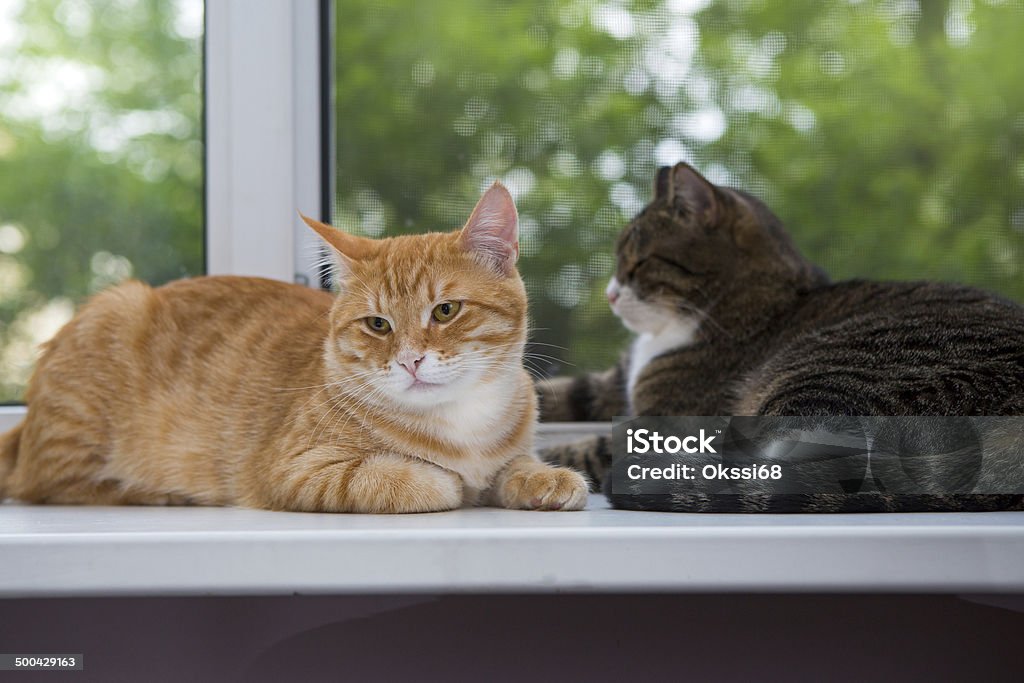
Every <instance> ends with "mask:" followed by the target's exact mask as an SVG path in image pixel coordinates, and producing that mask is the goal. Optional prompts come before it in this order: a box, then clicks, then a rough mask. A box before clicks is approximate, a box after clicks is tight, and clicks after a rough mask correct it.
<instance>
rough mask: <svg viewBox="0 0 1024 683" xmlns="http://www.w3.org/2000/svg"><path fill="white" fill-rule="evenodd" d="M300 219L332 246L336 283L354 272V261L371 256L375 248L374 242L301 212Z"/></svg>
mask: <svg viewBox="0 0 1024 683" xmlns="http://www.w3.org/2000/svg"><path fill="white" fill-rule="evenodd" d="M299 217H300V218H302V222H304V223H305V224H306V225H308V226H309V227H311V228H313V230H314V232H316V234H318V235H320V237H322V238H323V240H324V242H327V244H328V245H330V246H331V250H332V251H333V252H334V255H335V259H334V262H335V265H336V270H335V273H334V274H335V280H336V281H337V280H340V279H341V278H344V276H346V275H348V273H349V272H350V271H351V270H352V262H353V261H358V260H359V259H361V258H365V257H366V256H369V255H370V252H371V251H372V250H373V248H374V243H373V240H369V239H366V238H365V237H357V236H355V235H350V234H348V233H347V232H345V231H344V230H339V229H338V228H335V227H333V226H330V225H327V224H326V223H321V222H320V221H318V220H316V219H313V218H310V217H309V216H307V215H305V214H304V213H302V212H301V211H300V212H299Z"/></svg>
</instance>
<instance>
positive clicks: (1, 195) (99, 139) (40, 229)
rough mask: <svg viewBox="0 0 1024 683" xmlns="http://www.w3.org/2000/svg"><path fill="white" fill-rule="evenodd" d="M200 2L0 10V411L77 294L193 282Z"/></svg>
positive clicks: (53, 0) (37, 3)
mask: <svg viewBox="0 0 1024 683" xmlns="http://www.w3.org/2000/svg"><path fill="white" fill-rule="evenodd" d="M201 28H202V2H201V1H200V0H177V1H176V2H168V1H167V0H132V1H124V0H89V1H85V0H32V1H31V2H28V1H25V2H9V3H6V4H5V5H4V7H3V9H2V10H0V41H2V42H0V401H4V400H7V401H11V400H17V399H18V397H19V396H20V394H21V391H22V389H23V385H24V382H25V379H26V378H27V375H28V372H29V370H30V368H31V365H32V362H33V360H34V357H35V346H36V345H37V344H38V342H40V341H43V340H44V339H45V338H46V337H48V336H49V335H50V334H52V333H53V332H55V331H56V329H57V328H58V327H59V326H60V325H61V324H62V323H63V322H64V321H65V320H66V319H67V318H68V317H69V316H70V315H71V313H72V311H73V307H74V305H75V304H77V303H79V302H80V301H81V300H82V299H83V298H84V297H86V296H87V295H88V294H90V293H92V292H94V291H96V290H98V289H101V288H103V287H105V286H107V285H109V284H112V283H113V282H117V281H119V280H121V279H123V278H125V277H127V276H129V275H131V276H135V277H139V278H142V279H144V280H146V281H149V282H152V283H154V284H159V283H162V282H165V281H167V280H170V279H173V278H177V277H182V276H185V275H196V274H200V273H202V272H203V238H202V192H203V191H202V158H203V155H202V143H201V125H200V118H201V107H202V101H201V95H200V91H201V88H200V77H201V70H202V68H201V67H202V56H201V51H200V42H199V38H200V35H201Z"/></svg>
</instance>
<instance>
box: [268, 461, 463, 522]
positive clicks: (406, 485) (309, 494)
mask: <svg viewBox="0 0 1024 683" xmlns="http://www.w3.org/2000/svg"><path fill="white" fill-rule="evenodd" d="M462 494H463V491H462V479H461V478H460V477H459V476H458V475H457V474H455V473H453V472H450V471H448V470H446V469H444V468H441V467H438V466H437V465H434V464H432V463H429V462H427V461H425V460H419V459H417V458H410V457H407V456H404V455H398V454H394V453H375V454H372V455H365V456H346V454H344V453H339V451H338V450H337V449H333V448H322V447H318V448H313V449H310V450H308V451H305V452H303V453H301V454H299V455H298V456H296V457H295V458H291V459H290V461H289V462H287V463H284V464H283V467H282V471H279V472H278V475H277V476H276V477H275V479H274V481H272V482H268V486H267V488H266V498H267V500H261V501H256V505H257V506H258V507H271V508H273V509H278V510H300V511H307V512H365V513H405V512H438V511H441V510H453V509H455V508H457V507H459V506H460V505H462Z"/></svg>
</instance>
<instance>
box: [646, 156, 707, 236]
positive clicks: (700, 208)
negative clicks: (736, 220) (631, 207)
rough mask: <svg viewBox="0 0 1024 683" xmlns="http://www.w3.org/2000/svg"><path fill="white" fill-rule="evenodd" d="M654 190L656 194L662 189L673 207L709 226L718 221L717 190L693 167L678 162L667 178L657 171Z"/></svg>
mask: <svg viewBox="0 0 1024 683" xmlns="http://www.w3.org/2000/svg"><path fill="white" fill-rule="evenodd" d="M662 170H665V169H662ZM655 188H656V192H658V191H660V190H662V188H664V194H666V195H667V196H668V199H669V202H670V203H671V204H672V205H673V206H676V207H677V208H681V209H685V210H686V211H688V212H690V213H692V214H694V215H696V216H698V217H700V218H703V219H704V221H705V224H707V225H711V224H713V223H715V222H717V221H718V218H719V209H720V201H719V194H718V188H716V187H715V185H714V184H713V183H712V182H711V181H710V180H708V179H707V178H705V177H704V176H702V175H701V174H700V173H698V172H697V169H695V168H694V167H693V166H690V165H689V164H686V163H683V162H679V163H678V164H676V165H675V166H673V167H672V170H671V173H670V175H669V177H667V178H666V177H665V176H664V175H663V174H662V172H661V171H659V172H658V179H657V181H656V183H655ZM659 194H660V192H659Z"/></svg>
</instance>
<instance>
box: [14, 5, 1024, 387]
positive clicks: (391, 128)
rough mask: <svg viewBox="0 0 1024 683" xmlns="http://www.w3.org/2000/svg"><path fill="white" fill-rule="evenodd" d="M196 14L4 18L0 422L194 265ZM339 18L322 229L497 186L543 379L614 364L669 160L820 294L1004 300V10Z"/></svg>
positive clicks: (111, 10) (455, 220)
mask: <svg viewBox="0 0 1024 683" xmlns="http://www.w3.org/2000/svg"><path fill="white" fill-rule="evenodd" d="M196 3H197V0H176V1H173V2H172V1H170V0H89V1H86V0H31V1H25V2H21V3H5V5H4V6H3V7H2V8H0V10H2V11H0V20H3V17H6V19H7V22H8V23H9V24H10V25H13V26H14V27H15V29H16V30H15V31H14V32H13V35H15V40H16V42H15V43H7V44H3V43H0V400H3V399H8V400H10V399H16V398H17V397H18V396H19V395H20V392H21V390H22V387H23V383H24V379H25V376H26V374H27V370H28V368H29V366H30V365H31V359H32V355H33V354H32V351H31V346H32V344H34V342H35V341H36V336H38V334H39V330H43V329H46V327H47V324H50V325H51V326H52V323H53V322H54V321H57V322H59V321H60V320H61V319H63V318H62V317H63V316H66V315H67V314H68V313H69V311H70V310H71V307H72V304H76V303H78V302H80V301H81V300H82V299H83V298H84V297H85V296H87V295H88V294H89V293H91V292H92V291H95V290H96V289H97V288H99V287H102V286H105V285H107V284H109V283H110V282H112V281H116V280H117V279H120V278H122V277H124V276H126V275H127V274H129V273H130V274H131V275H133V276H135V277H140V278H142V279H144V280H147V281H150V282H152V283H154V284H158V283H161V282H164V281H166V280H169V279H172V278H176V277H180V276H183V275H193V274H198V273H200V272H202V270H203V254H202V147H201V140H200V137H201V105H202V103H201V97H200V73H201V55H200V46H199V41H198V39H197V37H196V36H195V35H192V34H191V33H189V32H188V31H184V32H183V31H182V30H180V27H181V19H182V16H181V15H182V10H183V8H187V7H189V6H191V7H198V5H197V4H196ZM12 8H13V10H12ZM4 12H6V14H5V13H4ZM335 15H336V21H335V26H334V28H335V40H336V43H335V65H334V70H335V78H336V80H335V93H334V97H335V102H336V105H335V116H336V121H335V128H336V133H337V148H336V150H335V154H336V157H337V180H338V182H337V188H336V206H335V216H334V220H335V222H336V223H337V224H339V225H340V226H341V227H345V228H348V229H354V230H358V231H362V232H364V233H365V234H370V235H383V234H396V233H403V232H412V231H420V230H448V229H452V228H454V227H457V226H458V225H459V224H460V223H461V222H462V221H463V220H464V219H465V218H466V216H467V214H468V212H469V210H470V209H471V207H472V206H473V203H474V202H475V200H476V198H477V196H478V195H479V193H480V191H481V190H482V189H483V187H484V186H485V185H486V184H487V183H489V182H490V181H491V180H493V179H496V178H498V179H502V180H504V181H505V182H506V183H507V184H508V185H509V186H510V188H511V189H512V191H513V193H514V194H515V195H516V198H517V202H518V204H519V207H520V211H521V217H522V255H523V258H522V260H521V265H522V269H523V272H524V274H525V276H526V279H527V284H528V288H529V291H530V295H531V299H532V316H533V320H534V324H535V326H536V330H535V332H534V338H535V339H536V340H537V341H538V342H539V343H540V344H548V345H552V346H538V347H537V350H539V351H540V352H542V353H544V354H549V355H552V356H556V357H557V358H558V359H559V363H555V364H554V365H553V367H555V368H557V367H559V365H560V364H573V365H575V367H573V368H564V367H563V368H562V370H563V371H573V372H575V371H580V370H583V369H588V368H597V367H601V366H603V365H606V364H607V363H609V362H611V361H612V360H613V359H614V358H615V357H616V355H617V354H618V353H619V351H620V350H621V349H622V348H623V344H624V343H625V339H626V334H625V332H624V331H623V329H622V327H621V325H620V324H619V323H618V322H617V321H616V320H615V319H614V318H613V317H612V316H611V314H610V313H609V311H608V309H607V306H606V305H605V302H604V296H603V293H602V290H603V286H604V282H605V280H606V279H607V277H608V276H609V275H610V274H611V273H612V270H613V267H614V260H613V248H614V239H615V236H616V234H617V233H618V232H619V230H620V229H621V227H622V226H623V225H624V224H625V222H626V221H628V220H629V218H630V217H631V216H632V215H633V213H634V212H635V211H637V210H638V209H639V208H640V207H641V206H642V205H643V203H644V201H645V200H646V198H647V196H648V194H649V186H650V182H651V178H652V176H653V173H654V170H655V168H656V166H657V165H658V164H660V163H671V162H674V161H677V160H680V159H682V160H688V161H691V162H693V163H695V164H696V165H697V166H698V167H699V168H701V169H702V170H703V171H704V172H705V173H707V174H708V175H709V176H710V177H711V178H712V179H713V180H715V181H716V182H725V183H732V184H735V185H737V186H740V187H743V188H745V189H748V190H750V191H752V192H754V193H755V194H757V195H759V196H761V197H762V198H764V199H765V200H766V201H767V202H768V203H769V204H770V205H771V206H772V207H773V208H774V209H775V211H776V212H777V213H778V214H779V215H780V216H781V217H782V218H783V219H784V220H785V221H786V223H787V224H788V225H789V226H790V229H791V231H792V232H793V233H794V235H795V237H796V239H797V242H798V243H799V244H800V246H801V247H802V248H803V249H804V250H805V252H807V253H808V255H810V256H811V257H812V258H813V259H815V260H816V261H818V262H819V263H821V264H822V265H823V266H825V267H826V268H827V269H828V270H829V271H830V272H831V273H832V274H833V276H835V277H837V278H841V277H854V276H863V277H878V278H920V277H930V278H937V279H947V280H958V281H963V282H969V283H974V284H978V285H981V286H983V287H986V288H989V289H992V290H995V291H998V292H1002V293H1003V294H1005V295H1007V296H1009V297H1012V298H1015V299H1017V300H1024V277H1022V272H1021V269H1022V267H1024V162H1022V161H1021V159H1024V155H1022V151H1024V89H1022V88H1020V87H1019V76H1018V74H1017V72H1018V70H1019V64H1020V48H1019V46H1018V43H1019V36H1021V35H1024V2H1022V0H1001V1H1000V0H920V1H919V2H913V1H911V2H895V1H893V0H859V1H857V0H827V1H819V0H793V1H790V2H768V1H767V0H718V1H716V2H711V3H706V2H701V0H690V1H689V2H686V1H680V0H634V1H632V2H627V1H625V0H622V1H616V0H607V1H606V2H597V1H595V0H555V1H550V2H542V1H540V0H533V1H522V2H511V1H510V0H488V1H481V2H468V1H466V0H431V1H430V2H413V1H412V0H394V1H392V2H378V1H377V0H337V3H336V6H335ZM243 19H244V18H243ZM11 22H13V24H11ZM3 34H4V32H3V31H0V35H3ZM8 34H10V32H8ZM47 88H49V91H47ZM47 321H49V322H47ZM34 335H35V336H34ZM558 347H565V348H558ZM545 349H546V350H545ZM535 360H536V361H538V362H539V361H541V360H544V359H541V358H537V359H535ZM545 365H547V363H545ZM547 369H549V370H550V369H551V366H549V367H548V368H547Z"/></svg>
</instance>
